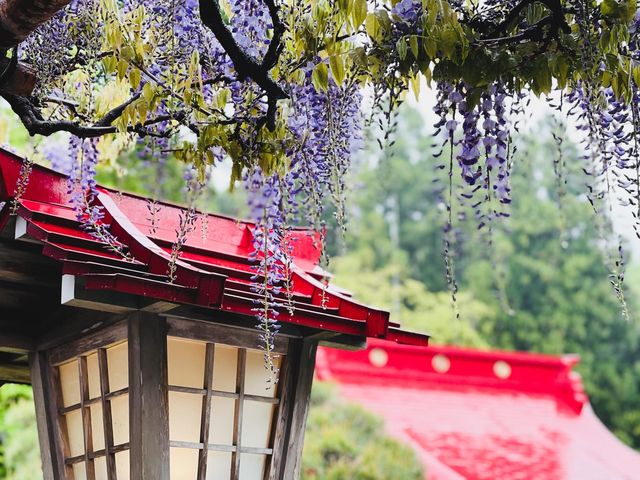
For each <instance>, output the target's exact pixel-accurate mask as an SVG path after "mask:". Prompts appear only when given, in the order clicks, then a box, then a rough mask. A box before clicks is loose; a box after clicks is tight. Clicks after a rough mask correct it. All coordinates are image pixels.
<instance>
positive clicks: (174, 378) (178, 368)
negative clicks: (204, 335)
mask: <svg viewBox="0 0 640 480" xmlns="http://www.w3.org/2000/svg"><path fill="white" fill-rule="evenodd" d="M205 352H206V344H205V343H204V342H198V341H194V340H185V339H183V338H176V337H168V338H167V363H168V369H169V385H177V386H180V387H193V388H202V387H203V385H204V359H205Z"/></svg>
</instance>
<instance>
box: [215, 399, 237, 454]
mask: <svg viewBox="0 0 640 480" xmlns="http://www.w3.org/2000/svg"><path fill="white" fill-rule="evenodd" d="M235 411H236V400H235V399H233V398H224V397H211V417H210V419H209V443H213V444H217V445H232V444H233V416H234V413H235Z"/></svg>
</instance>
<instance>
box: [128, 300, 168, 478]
mask: <svg viewBox="0 0 640 480" xmlns="http://www.w3.org/2000/svg"><path fill="white" fill-rule="evenodd" d="M129 438H130V444H131V453H130V459H131V460H130V473H131V478H135V479H136V480H169V474H170V470H169V397H168V391H167V327H166V320H165V318H164V317H160V316H158V315H155V314H152V313H148V312H136V313H134V314H132V315H131V316H130V318H129Z"/></svg>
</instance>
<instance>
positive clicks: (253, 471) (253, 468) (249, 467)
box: [240, 453, 267, 480]
mask: <svg viewBox="0 0 640 480" xmlns="http://www.w3.org/2000/svg"><path fill="white" fill-rule="evenodd" d="M266 461H267V456H266V455H254V454H252V453H241V454H240V480H258V479H260V478H263V476H264V467H265V463H266Z"/></svg>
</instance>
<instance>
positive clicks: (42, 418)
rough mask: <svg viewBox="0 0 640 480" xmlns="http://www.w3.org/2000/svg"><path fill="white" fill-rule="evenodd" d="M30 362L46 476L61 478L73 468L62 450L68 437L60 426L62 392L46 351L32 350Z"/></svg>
mask: <svg viewBox="0 0 640 480" xmlns="http://www.w3.org/2000/svg"><path fill="white" fill-rule="evenodd" d="M29 365H30V368H31V376H32V377H31V378H32V381H33V400H34V403H35V407H36V423H37V426H38V441H39V442H40V456H41V458H42V473H43V475H44V480H61V479H64V478H67V476H66V474H67V471H68V470H69V468H68V467H66V466H65V462H64V453H63V451H62V445H63V442H64V440H63V438H62V432H61V431H60V429H59V426H58V400H59V395H58V393H57V388H56V387H55V378H53V376H52V372H51V368H50V367H49V361H48V360H47V356H46V354H45V353H44V352H32V353H31V354H30V355H29Z"/></svg>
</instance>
